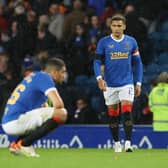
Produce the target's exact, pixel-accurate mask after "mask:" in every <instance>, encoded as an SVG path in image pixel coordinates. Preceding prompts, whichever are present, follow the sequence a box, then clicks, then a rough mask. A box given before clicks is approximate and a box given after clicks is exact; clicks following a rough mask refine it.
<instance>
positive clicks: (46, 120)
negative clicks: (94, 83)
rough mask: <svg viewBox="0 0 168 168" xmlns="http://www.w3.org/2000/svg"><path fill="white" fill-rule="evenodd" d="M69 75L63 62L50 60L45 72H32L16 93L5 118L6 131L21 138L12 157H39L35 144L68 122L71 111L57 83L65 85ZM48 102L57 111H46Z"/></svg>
mask: <svg viewBox="0 0 168 168" xmlns="http://www.w3.org/2000/svg"><path fill="white" fill-rule="evenodd" d="M65 71H66V67H65V63H64V62H63V60H61V59H50V60H48V62H47V63H46V66H45V71H44V72H32V73H31V74H30V75H28V76H26V77H25V78H24V79H23V81H22V82H21V83H20V84H18V86H17V87H16V88H15V90H14V91H13V93H12V95H11V97H10V98H9V99H8V101H7V104H6V109H5V113H4V115H3V118H2V128H3V130H4V131H5V132H6V133H7V134H9V135H14V136H18V139H17V140H16V141H14V142H12V143H11V145H10V148H9V150H10V151H11V152H12V153H14V154H18V155H24V156H29V157H37V156H39V155H38V154H37V153H36V152H35V150H34V148H33V147H32V144H33V142H34V141H35V140H37V139H40V138H41V137H43V136H45V135H47V134H48V133H49V132H51V131H52V130H54V129H55V128H57V127H58V125H60V124H62V123H64V122H65V121H66V119H67V111H66V109H65V108H64V103H63V100H62V99H61V97H60V95H59V93H58V91H57V89H56V87H55V83H54V81H55V82H56V83H62V82H63V81H64V77H65ZM47 99H50V101H51V102H52V105H53V107H42V104H43V103H44V102H45V101H46V100H47Z"/></svg>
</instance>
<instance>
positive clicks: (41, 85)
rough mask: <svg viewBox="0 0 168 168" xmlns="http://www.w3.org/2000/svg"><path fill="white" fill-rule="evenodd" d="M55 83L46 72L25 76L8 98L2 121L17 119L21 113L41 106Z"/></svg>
mask: <svg viewBox="0 0 168 168" xmlns="http://www.w3.org/2000/svg"><path fill="white" fill-rule="evenodd" d="M52 89H53V90H55V89H56V88H55V83H54V81H53V79H52V78H51V76H50V75H48V74H47V73H45V72H34V73H31V74H30V75H29V76H27V77H25V78H24V79H23V80H22V82H21V83H20V84H19V85H18V86H17V87H16V88H15V90H14V91H13V93H12V95H11V97H10V98H9V99H8V101H7V104H6V109H5V113H4V116H3V118H2V123H6V122H8V121H12V120H15V119H17V118H18V117H19V116H20V115H21V114H24V113H26V112H28V111H31V110H33V109H36V108H38V107H41V105H42V104H43V103H44V102H45V101H46V99H47V93H48V91H49V90H52Z"/></svg>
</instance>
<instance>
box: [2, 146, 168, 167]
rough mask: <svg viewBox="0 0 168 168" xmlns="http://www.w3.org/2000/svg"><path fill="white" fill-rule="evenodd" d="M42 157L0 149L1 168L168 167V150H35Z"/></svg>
mask: <svg viewBox="0 0 168 168" xmlns="http://www.w3.org/2000/svg"><path fill="white" fill-rule="evenodd" d="M36 151H37V153H39V154H40V157H39V158H26V157H24V156H14V155H12V154H10V153H9V151H8V149H2V148H0V168H167V167H168V149H162V150H161V149H155V150H148V149H146V150H140V149H137V150H135V151H134V152H133V153H126V152H122V153H114V151H113V150H111V149H36Z"/></svg>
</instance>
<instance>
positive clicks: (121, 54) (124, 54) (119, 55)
mask: <svg viewBox="0 0 168 168" xmlns="http://www.w3.org/2000/svg"><path fill="white" fill-rule="evenodd" d="M127 58H128V52H112V53H111V59H112V60H113V59H127Z"/></svg>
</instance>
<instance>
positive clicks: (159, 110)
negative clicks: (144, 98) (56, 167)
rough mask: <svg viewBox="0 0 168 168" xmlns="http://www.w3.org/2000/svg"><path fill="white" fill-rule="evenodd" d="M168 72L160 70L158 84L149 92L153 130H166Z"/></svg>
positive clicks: (167, 121) (167, 127) (167, 122)
mask: <svg viewBox="0 0 168 168" xmlns="http://www.w3.org/2000/svg"><path fill="white" fill-rule="evenodd" d="M167 98H168V73H167V72H162V73H161V74H160V75H159V77H158V85H157V86H155V87H154V88H153V89H152V91H151V92H150V94H149V107H150V110H151V111H152V112H153V129H154V131H168V113H167V112H168V100H167Z"/></svg>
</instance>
